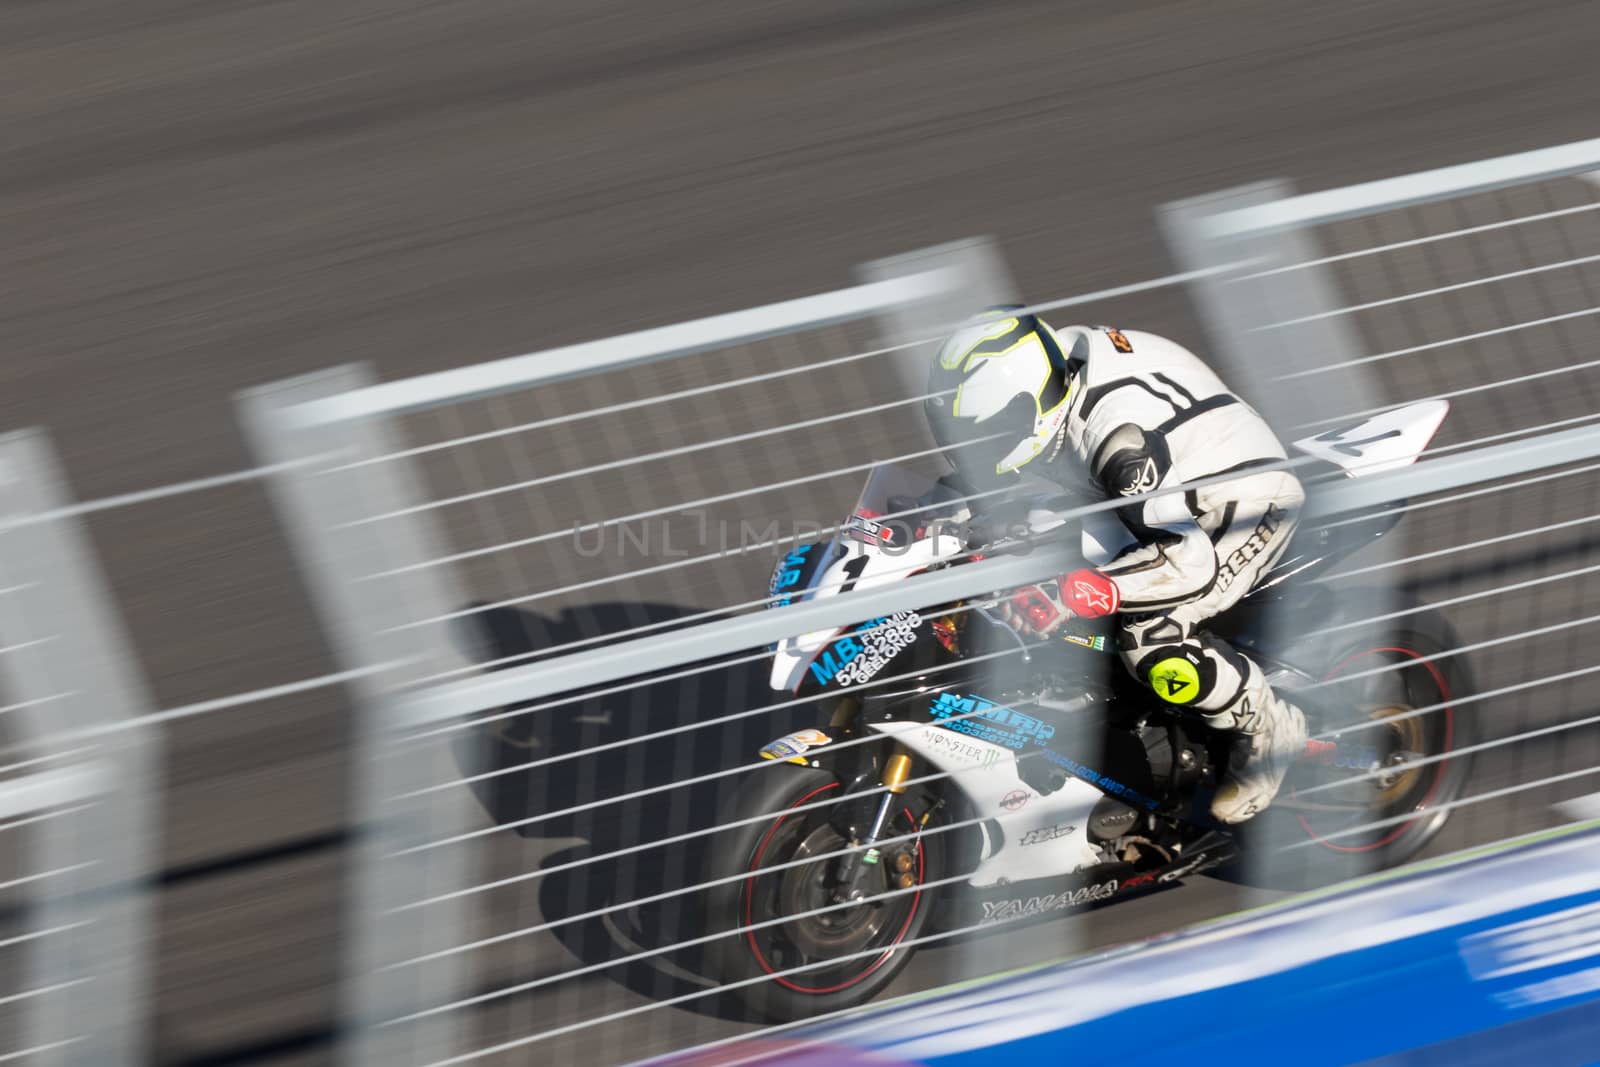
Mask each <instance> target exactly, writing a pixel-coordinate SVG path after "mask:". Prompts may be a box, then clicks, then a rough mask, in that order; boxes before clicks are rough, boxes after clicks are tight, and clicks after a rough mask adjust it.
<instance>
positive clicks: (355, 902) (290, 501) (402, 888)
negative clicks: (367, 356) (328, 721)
mask: <svg viewBox="0 0 1600 1067" xmlns="http://www.w3.org/2000/svg"><path fill="white" fill-rule="evenodd" d="M370 381H371V376H370V375H369V374H368V373H367V371H366V370H365V369H364V368H357V367H343V368H337V369H334V370H331V371H328V372H326V373H322V374H316V375H310V376H307V377H303V378H296V379H292V380H289V381H285V382H280V383H277V384H274V385H269V386H263V387H260V388H256V389H252V390H248V391H246V392H245V393H243V394H241V396H240V398H239V401H238V404H239V412H240V417H241V421H242V424H243V427H244V430H245V433H246V436H247V438H248V440H249V443H250V446H251V448H252V450H253V452H254V454H255V456H256V457H257V458H258V460H259V461H260V462H261V463H263V464H266V465H269V466H271V467H273V468H274V470H275V472H276V473H274V474H273V475H272V477H271V478H270V479H269V481H268V485H269V491H270V493H271V496H272V499H273V503H274V506H275V508H276V510H277V512H278V515H279V517H280V519H281V521H282V522H283V524H284V527H285V530H286V531H287V533H288V536H289V539H290V542H291V543H292V545H293V546H294V549H295V552H296V555H297V557H298V558H299V560H300V561H301V564H302V566H303V567H304V568H305V572H306V578H307V584H308V586H309V589H310V592H311V595H312V599H313V602H314V604H315V606H316V609H317V611H318V613H319V615H320V617H321V619H322V622H323V625H324V627H325V629H326V631H327V636H328V638H329V640H330V641H331V643H332V645H333V647H334V649H335V654H336V655H337V657H338V660H339V663H340V666H341V668H342V669H345V670H358V671H366V672H368V673H367V674H365V675H364V676H363V677H361V678H360V679H359V680H357V681H356V682H354V683H352V686H351V696H352V702H353V705H354V715H355V720H354V729H353V731H352V757H351V759H352V765H351V775H352V781H353V783H354V785H353V789H352V794H351V805H352V813H353V814H352V822H353V824H354V828H355V834H356V842H355V844H354V846H353V853H352V854H353V856H354V861H353V865H352V871H353V874H352V876H351V886H350V890H349V895H348V899H347V919H346V923H347V925H346V930H347V931H348V933H347V937H348V939H349V944H350V946H351V947H350V948H348V949H347V950H346V952H345V961H346V963H345V973H344V976H343V979H342V982H343V991H342V997H343V1008H342V1014H343V1019H344V1026H345V1031H344V1034H343V1035H342V1044H343V1048H342V1062H345V1063H348V1064H353V1065H360V1067H379V1065H382V1067H401V1065H405V1064H420V1063H426V1062H430V1061H432V1060H435V1059H439V1058H443V1057H447V1056H449V1055H451V1054H453V1053H455V1052H457V1051H459V1034H458V1021H459V1020H458V1016H457V1015H455V1014H449V1013H446V1014H441V1015H436V1016H431V1017H428V1018H426V1019H422V1020H417V1021H413V1022H409V1023H406V1024H402V1025H389V1024H391V1023H392V1020H395V1019H397V1018H400V1017H402V1016H406V1015H409V1014H411V1013H413V1012H418V1011H423V1010H426V1009H427V1008H430V1007H433V1006H435V1005H437V1004H440V1003H443V1002H445V1001H448V1000H451V999H454V998H455V997H456V996H459V995H460V994H461V992H462V990H463V988H464V983H465V981H466V974H467V971H466V968H465V965H464V963H463V961H462V959H461V957H459V956H450V957H447V958H444V959H439V960H435V961H431V962H429V963H427V964H422V965H415V966H392V965H396V964H399V963H401V961H404V960H408V959H412V958H414V957H417V956H422V955H426V954H428V953H429V952H432V951H434V950H436V949H439V948H442V947H447V946H450V945H457V944H460V943H461V942H462V941H464V940H465V937H464V936H463V931H464V930H465V924H466V918H467V913H466V906H465V904H464V903H462V902H460V901H456V900H447V901H443V902H441V903H438V904H434V905H431V906H430V907H429V908H428V909H427V910H426V911H425V912H422V913H420V914H406V915H396V914H393V912H392V909H394V908H396V907H398V906H399V905H400V904H402V903H404V902H406V901H408V900H411V899H414V895H415V894H417V893H419V892H424V891H425V892H426V893H427V894H428V895H429V896H435V895H440V894H447V893H449V892H450V891H451V890H453V889H456V888H460V887H461V886H463V885H465V884H466V880H467V878H468V877H469V875H470V869H469V865H468V863H467V862H466V858H465V850H462V849H452V848H444V849H439V850H435V851H430V852H427V853H416V854H411V855H404V854H401V855H397V853H404V852H405V850H406V849H407V848H409V847H411V846H413V845H418V844H421V843H423V842H425V841H430V840H434V839H437V838H441V837H447V836H450V835H451V834H453V833H455V832H458V831H459V830H461V829H463V828H464V827H466V826H467V825H468V824H469V820H470V819H471V818H472V815H471V812H470V809H469V806H468V805H467V803H466V799H465V797H457V796H456V795H454V794H453V793H451V794H447V795H445V796H443V797H438V798H424V799H411V800H403V799H400V798H401V797H403V795H404V794H406V793H408V792H410V791H411V790H414V789H420V788H423V787H425V786H429V785H435V784H437V783H439V782H440V781H441V780H448V778H450V777H454V776H455V775H456V774H457V773H458V772H456V771H455V770H454V768H453V766H452V765H450V764H449V762H448V759H447V758H446V756H445V754H444V753H442V752H441V751H440V748H439V746H433V745H426V744H408V743H400V744H397V743H396V742H397V740H399V735H400V733H401V729H400V726H399V724H397V723H396V721H395V719H394V717H393V715H392V714H391V713H392V711H393V710H394V706H395V705H394V702H393V694H394V692H395V689H396V687H398V686H402V685H404V684H405V683H406V681H407V680H408V678H415V677H418V676H419V675H420V674H421V673H424V672H430V671H437V670H438V669H440V668H441V667H443V668H451V667H457V666H461V665H462V663H461V661H460V660H459V659H457V658H456V657H455V655H454V653H453V652H452V651H451V648H450V644H449V641H448V639H447V637H446V634H445V632H444V631H443V629H442V628H441V627H422V628H417V629H410V630H404V631H401V632H396V633H388V634H386V633H384V631H385V629H386V628H387V627H389V626H390V625H392V624H393V623H394V622H396V621H397V620H402V619H410V618H415V617H418V616H419V615H420V616H426V617H433V616H437V615H440V614H442V613H443V612H445V611H447V610H450V609H453V608H456V607H459V606H460V602H459V599H457V598H455V597H454V595H453V591H452V589H451V586H450V584H449V582H448V580H447V578H446V577H445V575H444V574H443V573H442V572H441V571H440V570H438V569H424V570H419V571H416V572H414V573H411V574H408V575H404V576H402V577H401V578H400V579H398V580H392V581H382V582H376V581H362V580H361V575H362V574H364V573H365V572H366V571H368V570H370V569H372V567H373V564H374V562H375V561H377V560H382V561H384V564H385V565H386V566H403V565H405V564H407V563H412V562H417V561H420V560H423V559H427V558H432V557H433V556H434V555H436V553H434V552H433V551H432V541H433V538H432V536H431V530H430V528H429V526H428V524H427V523H426V522H425V521H423V519H422V518H421V517H408V518H407V520H406V521H404V522H393V523H389V524H387V525H386V527H385V528H384V529H383V531H382V533H381V535H380V533H379V529H378V527H377V526H371V525H367V526H359V525H358V526H352V527H347V528H340V527H341V524H342V523H346V522H349V521H351V520H355V519H359V518H364V517H367V516H370V515H373V514H377V513H380V512H389V511H395V510H399V509H401V508H404V507H406V506H407V505H408V504H410V503H413V502H414V501H415V500H417V499H418V494H417V492H416V488H415V487H414V486H413V485H412V484H411V483H410V482H409V480H408V477H407V475H408V470H409V468H408V467H407V466H406V465H405V464H404V463H401V462H383V463H376V464H372V465H369V466H363V467H361V468H359V469H356V470H353V471H352V470H337V469H335V468H337V466H338V465H339V464H341V463H344V462H348V461H352V460H361V459H373V458H376V457H379V456H386V455H389V454H391V453H393V452H394V451H395V450H396V446H395V444H394V440H393V437H392V436H391V434H390V432H389V427H387V426H386V425H385V424H384V423H383V421H381V420H380V419H378V418H363V419H355V420H349V421H343V422H339V423H336V424H333V425H327V426H317V427H309V428H304V427H291V426H288V425H287V424H286V422H285V420H284V419H283V418H282V415H283V412H284V411H285V410H286V409H287V408H290V407H293V406H295V405H297V404H301V403H304V402H306V401H310V400H316V399H321V398H324V397H329V396H334V395H338V394H341V393H345V392H349V391H352V390H355V389H359V388H361V387H363V386H366V385H368V384H369V383H370ZM462 793H465V791H464V790H463V791H462Z"/></svg>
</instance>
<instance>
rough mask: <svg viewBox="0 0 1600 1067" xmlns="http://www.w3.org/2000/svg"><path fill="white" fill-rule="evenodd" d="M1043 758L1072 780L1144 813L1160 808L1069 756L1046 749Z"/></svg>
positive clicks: (1158, 805)
mask: <svg viewBox="0 0 1600 1067" xmlns="http://www.w3.org/2000/svg"><path fill="white" fill-rule="evenodd" d="M1044 758H1045V759H1046V760H1047V761H1049V762H1050V763H1054V764H1055V765H1056V766H1057V767H1060V768H1061V769H1062V770H1064V771H1066V772H1067V773H1068V774H1070V775H1072V776H1073V777H1074V778H1077V779H1079V780H1081V781H1085V782H1088V783H1089V784H1090V785H1092V786H1094V787H1095V788H1096V789H1099V790H1100V791H1101V792H1103V793H1106V794H1109V795H1110V796H1114V797H1116V798H1117V799H1118V800H1126V801H1128V802H1129V803H1132V804H1137V805H1139V807H1141V808H1144V809H1145V810H1146V811H1155V810H1156V808H1158V807H1160V806H1161V805H1160V804H1158V803H1157V802H1156V801H1154V800H1151V799H1150V798H1149V797H1147V796H1145V795H1144V794H1143V793H1141V792H1139V791H1138V790H1137V789H1130V788H1129V787H1127V786H1125V785H1123V784H1122V783H1121V782H1118V781H1115V780H1113V779H1111V778H1107V777H1106V776H1105V775H1103V774H1101V773H1100V772H1099V771H1097V770H1094V769H1093V768H1091V767H1085V766H1084V765H1083V764H1081V763H1079V762H1078V761H1077V760H1075V759H1073V758H1072V757H1071V756H1063V755H1062V754H1061V753H1059V752H1057V751H1056V750H1055V749H1053V748H1047V749H1045V750H1044Z"/></svg>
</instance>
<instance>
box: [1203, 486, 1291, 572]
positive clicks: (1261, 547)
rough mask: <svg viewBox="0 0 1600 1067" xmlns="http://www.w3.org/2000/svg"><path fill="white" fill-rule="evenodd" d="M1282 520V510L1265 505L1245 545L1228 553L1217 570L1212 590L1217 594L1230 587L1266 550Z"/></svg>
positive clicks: (1271, 505) (1280, 526)
mask: <svg viewBox="0 0 1600 1067" xmlns="http://www.w3.org/2000/svg"><path fill="white" fill-rule="evenodd" d="M1283 519H1284V514H1283V509H1282V508H1280V507H1278V505H1276V504H1268V505H1267V512H1266V514H1265V515H1263V516H1261V521H1260V522H1258V523H1256V528H1255V529H1254V530H1252V531H1251V532H1250V536H1249V537H1248V538H1247V539H1246V540H1245V543H1244V544H1242V545H1240V546H1239V547H1238V548H1236V549H1234V550H1233V551H1232V552H1229V553H1228V558H1227V559H1225V560H1223V561H1222V564H1221V566H1219V567H1218V568H1217V584H1216V586H1215V587H1214V588H1215V589H1216V590H1217V591H1218V592H1221V591H1222V590H1224V589H1226V588H1228V586H1230V585H1232V584H1233V581H1234V579H1235V578H1237V577H1239V574H1240V572H1241V571H1243V570H1244V569H1245V568H1246V567H1248V566H1249V565H1250V561H1251V560H1253V559H1255V558H1256V557H1257V556H1259V555H1261V553H1263V552H1265V551H1266V550H1267V544H1268V543H1269V542H1270V541H1271V540H1272V536H1273V534H1275V533H1277V532H1278V530H1279V529H1281V528H1282V526H1283Z"/></svg>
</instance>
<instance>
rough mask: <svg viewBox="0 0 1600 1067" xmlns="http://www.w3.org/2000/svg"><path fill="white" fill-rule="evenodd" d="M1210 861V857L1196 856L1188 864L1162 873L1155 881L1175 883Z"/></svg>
mask: <svg viewBox="0 0 1600 1067" xmlns="http://www.w3.org/2000/svg"><path fill="white" fill-rule="evenodd" d="M1210 860H1211V857H1210V856H1205V855H1201V856H1196V857H1195V858H1194V859H1192V860H1190V861H1189V862H1188V863H1185V864H1184V865H1183V866H1182V867H1174V868H1173V869H1172V870H1170V871H1167V872H1165V873H1163V874H1162V875H1161V877H1160V878H1158V879H1157V881H1159V882H1161V883H1162V884H1165V883H1167V882H1176V881H1177V880H1178V879H1179V878H1182V877H1184V876H1186V875H1189V874H1193V873H1194V872H1195V871H1196V870H1198V869H1199V868H1201V867H1203V866H1204V865H1205V864H1206V863H1208V862H1210Z"/></svg>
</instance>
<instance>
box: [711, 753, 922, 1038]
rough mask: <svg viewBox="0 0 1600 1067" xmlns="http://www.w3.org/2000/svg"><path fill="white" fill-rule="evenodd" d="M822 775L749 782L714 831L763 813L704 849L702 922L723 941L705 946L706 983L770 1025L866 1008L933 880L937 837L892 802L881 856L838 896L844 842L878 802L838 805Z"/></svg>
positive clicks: (763, 776)
mask: <svg viewBox="0 0 1600 1067" xmlns="http://www.w3.org/2000/svg"><path fill="white" fill-rule="evenodd" d="M842 790H843V787H842V785H841V784H840V782H839V780H838V779H837V778H835V777H834V776H833V775H832V774H829V773H828V772H826V771H822V770H816V769H812V768H801V767H793V768H791V767H787V766H775V767H771V768H762V769H761V770H760V771H758V772H757V773H754V774H752V775H751V781H750V782H749V783H748V784H747V785H746V787H745V788H743V789H741V790H740V791H739V792H738V793H737V794H736V795H735V796H734V798H733V800H732V802H731V803H730V804H729V806H728V807H727V808H726V809H725V811H724V817H723V820H722V821H723V822H724V823H729V822H735V821H738V820H741V819H749V818H750V817H751V816H754V815H758V814H761V813H768V814H769V815H770V817H769V818H765V819H760V820H757V821H752V822H749V823H747V824H745V825H743V826H736V827H731V828H730V829H729V830H727V831H725V832H724V833H723V834H722V835H720V836H719V838H718V840H717V841H716V843H715V845H714V847H713V848H712V850H711V858H710V861H709V865H708V870H707V878H706V881H707V882H720V883H721V884H718V885H715V886H713V888H712V889H711V890H710V893H709V897H708V901H707V905H708V911H707V917H708V919H709V920H710V921H711V922H712V923H713V924H715V925H716V926H717V927H720V928H721V929H723V930H725V931H728V932H729V936H727V937H725V938H723V939H721V940H719V941H718V942H716V945H715V950H714V951H713V952H712V953H711V960H712V962H713V965H714V967H715V970H716V972H717V973H716V974H715V976H714V977H716V978H717V979H719V980H720V981H721V982H722V983H723V984H724V985H726V986H728V987H729V993H730V994H731V995H732V996H734V997H735V998H737V999H738V1000H739V1001H741V1002H743V1004H744V1005H745V1006H746V1008H747V1009H748V1010H750V1011H751V1012H752V1013H754V1014H755V1015H757V1016H759V1017H761V1018H763V1019H767V1020H771V1021H777V1022H783V1021H789V1020H792V1019H799V1018H805V1017H808V1016H811V1015H815V1014H820V1013H823V1012H829V1011H835V1010H838V1009H840V1008H846V1007H853V1006H855V1005H857V1004H862V1003H865V1002H866V1001H868V1000H870V999H872V998H873V997H874V996H876V995H877V994H878V993H879V992H881V991H882V990H883V989H884V987H886V986H887V985H888V984H889V983H890V982H891V981H892V980H893V979H894V977H895V975H896V974H898V973H899V971H900V969H901V968H902V967H904V966H905V964H906V963H907V962H908V961H909V960H910V958H911V952H912V949H911V948H907V947H905V946H906V945H907V944H908V943H910V942H914V941H915V940H916V939H917V937H918V936H919V935H920V934H921V932H922V931H923V929H924V928H925V926H926V924H927V921H928V915H929V912H930V910H931V908H930V905H931V903H932V901H931V899H930V898H931V894H930V893H929V892H927V891H925V890H924V889H923V888H922V887H923V885H924V884H926V883H927V882H930V881H934V880H935V879H936V878H938V877H939V875H938V874H937V873H936V872H937V871H939V870H941V869H942V866H941V863H940V860H941V854H940V852H939V846H940V844H941V841H940V838H941V837H942V836H944V835H938V834H935V835H930V836H927V837H924V836H923V835H922V834H921V833H920V825H919V824H920V813H919V812H917V811H914V810H913V807H912V805H911V803H910V802H908V801H907V800H906V799H905V798H904V797H896V798H895V806H894V809H893V810H892V813H891V819H890V822H889V827H888V829H887V830H886V832H885V837H886V838H895V839H899V838H904V839H905V840H897V841H895V843H893V844H890V845H886V846H884V848H883V849H882V852H881V855H879V856H878V857H877V862H876V863H870V864H863V865H862V867H861V874H860V877H859V879H858V880H857V881H856V882H855V883H854V889H855V890H856V891H857V893H856V894H855V895H853V896H851V895H847V892H846V887H844V886H842V885H841V883H840V880H839V874H840V870H841V860H840V857H839V855H838V853H840V852H842V851H844V850H847V849H848V848H849V846H850V841H849V839H848V837H847V830H846V829H845V828H847V827H849V826H851V825H864V824H865V818H863V816H864V815H865V816H867V817H870V812H871V810H872V808H873V806H875V805H876V803H877V801H878V798H879V797H881V796H882V794H881V793H873V794H870V795H869V796H867V797H861V798H856V797H849V798H846V797H842V796H841V793H842Z"/></svg>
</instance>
